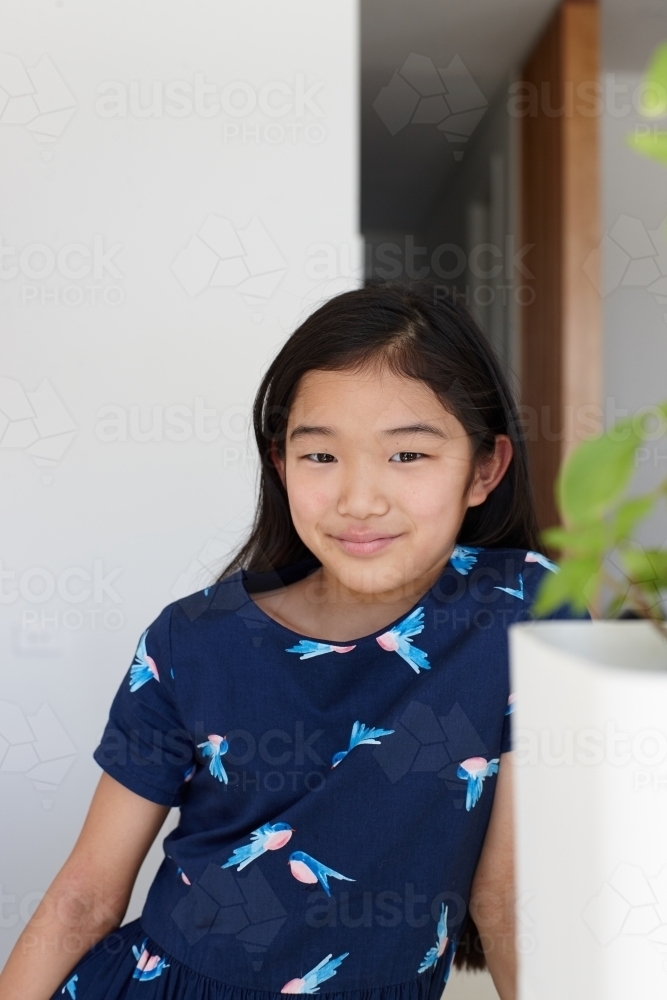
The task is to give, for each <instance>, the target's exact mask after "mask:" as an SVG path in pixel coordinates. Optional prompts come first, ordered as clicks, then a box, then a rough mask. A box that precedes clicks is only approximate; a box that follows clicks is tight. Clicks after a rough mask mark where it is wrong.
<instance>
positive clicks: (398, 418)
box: [0, 284, 567, 1000]
mask: <svg viewBox="0 0 667 1000" xmlns="http://www.w3.org/2000/svg"><path fill="white" fill-rule="evenodd" d="M254 428H255V435H256V438H257V446H258V448H259V454H260V459H261V479H260V488H259V500H258V506H257V512H256V517H255V521H254V526H253V528H252V531H251V533H250V536H249V538H248V540H247V542H246V543H245V545H244V546H243V548H242V549H241V551H240V552H239V553H238V554H237V556H236V558H235V559H234V560H233V562H232V563H230V565H229V566H228V567H227V568H226V569H225V571H224V572H223V574H222V576H221V578H220V580H219V581H218V582H217V583H216V584H215V585H211V586H210V587H207V588H206V589H205V590H203V591H202V592H200V593H197V594H194V595H192V596H191V597H189V598H186V599H185V600H182V601H178V602H176V603H175V604H172V605H170V606H169V607H167V608H165V610H164V611H162V613H161V614H160V615H159V616H158V617H157V618H156V620H155V621H154V622H153V623H152V624H151V625H149V626H148V628H147V629H146V631H145V632H144V633H143V635H142V636H141V638H140V640H139V644H138V647H137V651H136V653H135V657H134V661H133V663H132V664H131V666H130V667H129V669H128V673H127V675H126V677H125V678H124V680H123V682H122V684H121V686H120V688H119V689H118V692H117V694H116V696H115V698H114V701H113V704H112V706H111V711H110V715H109V720H108V723H107V726H106V728H105V730H104V734H103V736H102V739H101V742H100V744H99V746H98V747H97V749H96V750H95V752H94V755H93V756H94V758H95V760H96V761H97V762H98V764H99V765H100V766H101V767H102V768H103V770H104V773H103V774H102V776H101V778H100V782H99V785H98V788H97V790H96V792H95V795H94V798H93V801H92V804H91V806H90V811H89V813H88V816H87V819H86V821H85V824H84V827H83V830H82V832H81V835H80V837H79V839H78V841H77V843H76V845H75V847H74V849H73V851H72V854H71V856H70V857H69V859H68V861H67V862H66V864H65V865H64V867H63V868H62V870H61V871H60V872H59V874H58V875H57V877H56V879H55V880H54V882H53V884H52V885H51V887H50V889H49V890H48V893H47V894H46V896H45V898H44V899H43V900H42V902H41V903H40V905H39V907H38V908H37V910H36V912H35V914H34V916H33V918H32V919H31V921H30V922H29V924H28V925H27V927H26V928H25V930H24V931H23V933H22V934H21V936H20V938H19V940H18V942H17V944H16V947H15V948H14V951H13V952H12V954H11V956H10V959H9V961H8V963H7V965H6V967H5V970H4V972H3V974H2V976H1V977H0V997H1V998H2V1000H48V998H49V997H51V996H52V997H53V1000H56V998H58V1000H60V998H61V997H62V996H64V997H65V1000H68V998H71V1000H120V998H125V997H131V998H134V1000H138V998H151V997H158V996H159V997H161V998H167V1000H278V997H279V996H280V995H282V994H288V993H316V992H318V993H320V995H324V994H327V995H329V996H333V995H336V996H337V997H341V998H342V997H345V998H346V1000H362V998H363V1000H437V998H438V997H439V995H440V993H441V991H442V989H443V986H444V984H445V982H446V980H447V976H448V972H449V969H450V966H451V963H452V960H453V958H454V956H455V955H456V962H457V965H462V964H468V965H472V966H475V965H477V966H480V965H483V964H484V959H486V962H487V964H488V967H489V969H490V971H491V974H492V976H493V979H494V982H495V984H496V988H497V990H498V993H499V994H500V997H501V998H502V1000H512V998H514V996H515V957H514V946H513V934H514V925H513V908H514V890H513V876H512V825H511V784H512V782H511V763H509V761H510V758H509V751H510V717H509V715H508V712H509V710H510V708H511V697H510V696H509V689H508V663H507V635H506V632H507V628H508V626H509V625H510V624H511V623H512V622H513V621H517V620H521V619H525V618H527V617H529V616H530V608H531V602H532V600H533V597H534V595H535V591H536V587H537V585H538V583H539V581H540V579H541V576H542V575H543V573H545V572H549V571H550V570H552V569H554V568H555V567H553V565H552V564H551V563H550V562H549V560H548V559H546V558H545V557H544V556H543V555H541V554H540V553H539V552H538V551H536V549H537V542H536V531H535V519H534V514H533V507H532V501H531V492H530V487H529V482H528V476H527V471H526V455H525V448H524V443H523V441H522V438H521V434H520V431H519V426H518V420H517V414H516V410H515V406H514V403H513V402H512V398H511V395H510V392H509V390H508V387H507V384H506V381H505V379H504V377H503V375H502V373H501V370H500V368H499V365H498V363H497V361H496V359H495V358H494V356H493V354H492V352H491V350H490V349H489V346H488V344H487V343H486V340H485V338H484V336H483V335H482V333H481V332H480V330H479V329H478V327H477V326H476V325H475V323H474V322H473V320H472V319H471V317H470V315H469V314H468V313H467V311H466V310H465V309H464V308H463V307H462V306H461V305H460V303H458V302H457V300H456V298H455V297H453V296H451V295H450V294H449V293H446V292H445V291H444V290H443V289H442V288H437V289H434V288H432V287H431V288H429V287H428V286H413V287H406V286H393V285H389V284H385V285H379V286H374V287H367V288H364V289H362V290H359V291H352V292H347V293H345V294H343V295H340V296H338V297H337V298H335V299H332V300H330V301H329V302H327V303H326V304H325V305H323V306H322V307H321V308H320V309H318V311H317V312H315V313H314V314H313V315H312V316H311V317H310V318H309V319H307V320H306V321H305V322H304V323H303V325H302V326H301V327H299V329H298V330H297V331H296V332H295V333H294V334H293V335H292V336H291V337H290V338H289V340H288V341H287V342H286V343H285V345H284V346H283V348H282V350H281V351H280V352H279V354H278V356H277V357H276V359H275V360H274V361H273V363H272V364H271V366H270V367H269V369H268V371H267V373H266V375H265V377H264V379H263V381H262V384H261V385H260V388H259V391H258V393H257V398H256V402H255V408H254ZM566 613H567V612H566V610H565V609H564V610H563V611H562V614H563V615H565V614H566ZM172 806H179V807H180V810H181V816H180V823H179V825H178V827H177V828H176V829H175V830H173V832H172V833H170V834H169V836H168V837H166V839H165V840H164V850H165V858H164V860H163V862H162V865H161V867H160V869H159V871H158V873H157V876H156V878H155V880H154V882H153V884H152V886H151V889H150V891H149V894H148V898H147V900H146V904H145V907H144V910H143V913H142V915H141V917H140V918H139V919H137V920H133V921H131V922H129V923H127V924H125V925H123V926H121V924H122V920H123V917H124V914H125V911H126V908H127V905H128V901H129V898H130V894H131V891H132V887H133V884H134V880H135V878H136V875H137V872H138V870H139V868H140V866H141V863H142V861H143V859H144V857H145V855H146V852H147V851H148V849H149V847H150V845H151V843H152V841H153V840H154V838H155V837H156V835H157V833H158V831H159V829H160V827H161V825H162V823H163V822H164V819H165V817H166V816H167V813H168V812H169V809H170V807H172ZM470 913H472V915H473V916H474V918H475V921H476V925H477V929H478V930H479V937H478V936H477V931H476V928H475V924H473V923H472V921H471V919H470V916H469V914H470ZM480 941H481V945H482V946H483V952H482V949H481V947H480ZM54 990H55V992H54Z"/></svg>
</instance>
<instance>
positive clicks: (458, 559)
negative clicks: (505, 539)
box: [449, 545, 482, 576]
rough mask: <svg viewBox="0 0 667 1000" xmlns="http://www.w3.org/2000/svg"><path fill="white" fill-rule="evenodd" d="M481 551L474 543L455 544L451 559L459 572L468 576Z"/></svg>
mask: <svg viewBox="0 0 667 1000" xmlns="http://www.w3.org/2000/svg"><path fill="white" fill-rule="evenodd" d="M481 551H482V550H481V549H479V548H474V547H473V546H472V545H455V546H454V551H453V552H452V554H451V556H450V557H449V561H450V563H451V564H452V566H453V567H454V569H455V570H456V572H457V573H461V574H462V576H467V575H468V573H469V572H470V570H471V569H472V568H473V566H474V565H475V563H476V562H477V553H478V552H481Z"/></svg>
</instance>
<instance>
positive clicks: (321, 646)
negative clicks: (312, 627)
mask: <svg viewBox="0 0 667 1000" xmlns="http://www.w3.org/2000/svg"><path fill="white" fill-rule="evenodd" d="M351 649H354V646H332V645H331V644H330V643H328V642H315V641H314V640H313V639H299V641H298V643H297V644H296V646H290V647H289V649H286V650H285V652H286V653H301V656H300V657H299V659H300V660H309V659H310V658H311V656H323V655H324V654H325V653H349V652H350V650H351Z"/></svg>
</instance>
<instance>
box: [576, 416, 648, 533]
mask: <svg viewBox="0 0 667 1000" xmlns="http://www.w3.org/2000/svg"><path fill="white" fill-rule="evenodd" d="M637 423H638V422H637V421H636V420H634V419H633V418H628V419H626V420H621V421H620V422H619V423H617V424H616V425H615V427H613V428H612V429H611V430H609V431H607V432H606V433H605V434H601V435H600V436H599V437H596V438H591V439H589V440H588V441H582V442H581V444H579V445H578V446H577V447H576V448H575V449H574V451H572V452H571V453H570V455H569V456H568V458H567V459H566V461H565V463H564V464H563V467H562V469H561V471H560V474H559V476H558V481H557V484H556V499H557V503H558V507H559V510H560V512H561V514H562V516H563V519H564V521H565V522H566V523H567V524H569V525H570V526H577V525H584V524H590V523H591V522H592V521H595V520H599V519H600V518H601V517H602V516H603V515H604V514H605V513H606V512H607V511H608V510H609V508H610V507H611V506H612V504H613V503H614V501H615V500H617V499H618V497H619V496H620V495H621V493H622V492H623V491H624V490H625V488H626V487H627V485H628V483H629V482H630V479H631V477H632V473H633V471H634V457H635V450H636V448H637V446H638V445H639V443H640V441H641V437H640V434H639V433H638V431H637V426H636V425H637Z"/></svg>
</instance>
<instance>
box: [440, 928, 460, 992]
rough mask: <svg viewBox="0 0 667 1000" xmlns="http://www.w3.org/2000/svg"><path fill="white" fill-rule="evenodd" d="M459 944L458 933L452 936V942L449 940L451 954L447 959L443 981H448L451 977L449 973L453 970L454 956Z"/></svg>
mask: <svg viewBox="0 0 667 1000" xmlns="http://www.w3.org/2000/svg"><path fill="white" fill-rule="evenodd" d="M457 944H458V939H457V937H456V935H453V936H452V938H451V940H450V942H449V954H448V955H447V958H446V959H445V974H444V976H443V979H442V981H443V983H446V982H447V980H448V979H449V973H450V972H451V970H452V960H453V958H454V955H455V954H456V946H457Z"/></svg>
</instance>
